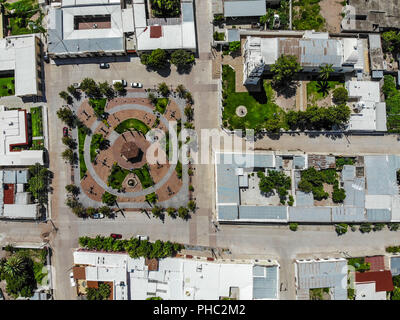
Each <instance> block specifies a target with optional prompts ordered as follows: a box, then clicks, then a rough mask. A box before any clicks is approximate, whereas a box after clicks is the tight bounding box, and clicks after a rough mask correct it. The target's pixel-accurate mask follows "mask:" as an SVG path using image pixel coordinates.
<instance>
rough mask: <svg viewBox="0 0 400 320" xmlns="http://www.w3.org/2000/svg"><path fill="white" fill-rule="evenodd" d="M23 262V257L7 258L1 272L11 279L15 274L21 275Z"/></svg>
mask: <svg viewBox="0 0 400 320" xmlns="http://www.w3.org/2000/svg"><path fill="white" fill-rule="evenodd" d="M24 266H25V261H24V259H23V257H21V256H19V255H13V256H11V257H10V258H8V260H7V262H6V263H5V265H4V267H3V270H4V272H5V273H7V274H8V275H9V276H11V277H15V276H16V275H17V274H19V273H21V272H22V271H23V269H24Z"/></svg>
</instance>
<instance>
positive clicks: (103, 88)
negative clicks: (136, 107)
mask: <svg viewBox="0 0 400 320" xmlns="http://www.w3.org/2000/svg"><path fill="white" fill-rule="evenodd" d="M99 90H100V93H101V94H102V95H103V96H105V97H106V98H107V99H108V100H112V99H113V98H114V96H115V92H114V89H113V88H112V87H111V86H110V85H109V84H108V82H107V81H105V82H100V83H99Z"/></svg>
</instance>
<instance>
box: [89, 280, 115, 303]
mask: <svg viewBox="0 0 400 320" xmlns="http://www.w3.org/2000/svg"><path fill="white" fill-rule="evenodd" d="M110 294H111V287H110V286H109V285H108V284H107V283H100V284H99V287H98V288H87V289H86V297H87V299H88V300H108V299H109V297H110Z"/></svg>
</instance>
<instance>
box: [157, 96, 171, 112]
mask: <svg viewBox="0 0 400 320" xmlns="http://www.w3.org/2000/svg"><path fill="white" fill-rule="evenodd" d="M168 104H169V99H168V98H158V99H157V102H156V105H155V108H156V110H157V111H158V112H159V113H161V114H164V113H165V110H166V109H167V106H168Z"/></svg>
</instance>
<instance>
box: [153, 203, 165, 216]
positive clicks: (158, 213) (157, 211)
mask: <svg viewBox="0 0 400 320" xmlns="http://www.w3.org/2000/svg"><path fill="white" fill-rule="evenodd" d="M163 211H164V209H163V208H161V207H159V206H154V207H153V208H152V209H151V213H152V214H153V216H154V217H156V218H161V217H162V213H163Z"/></svg>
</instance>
